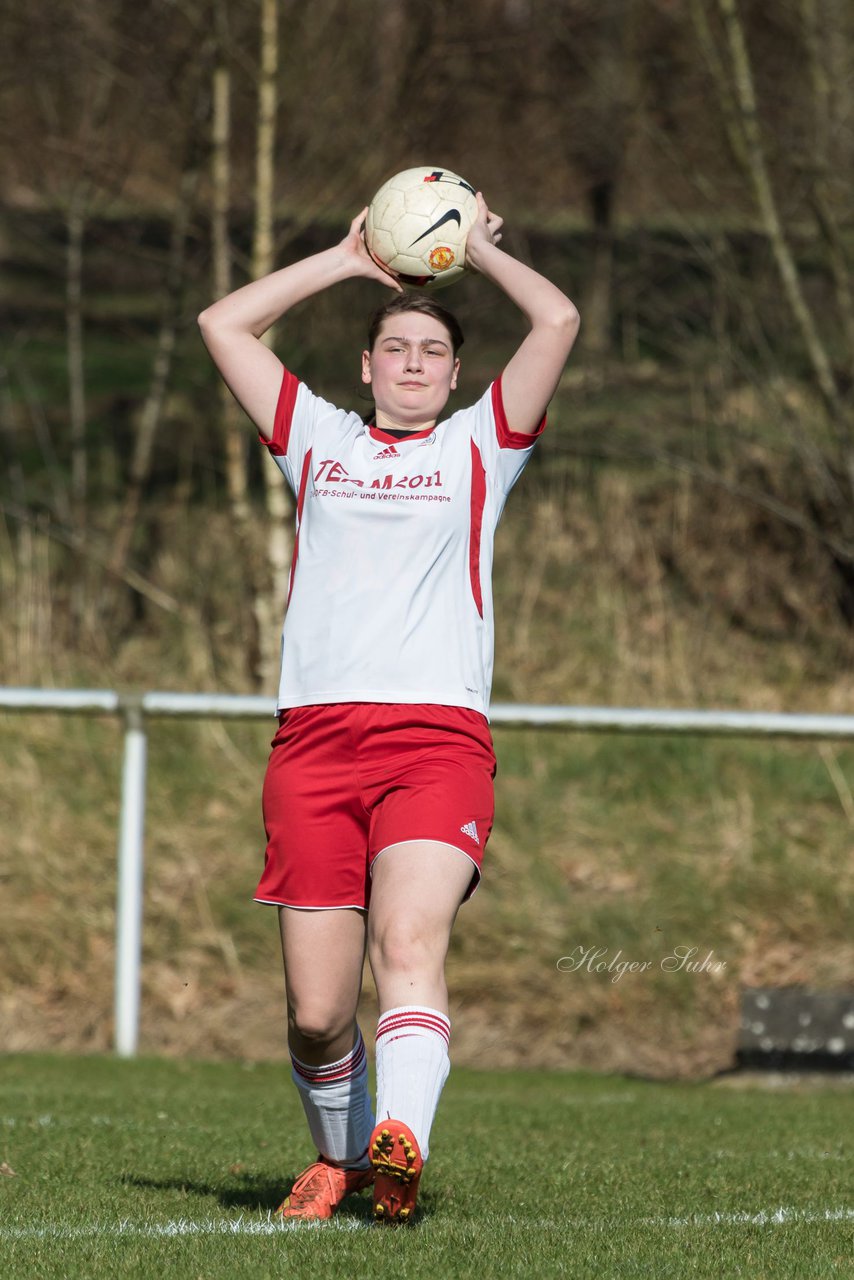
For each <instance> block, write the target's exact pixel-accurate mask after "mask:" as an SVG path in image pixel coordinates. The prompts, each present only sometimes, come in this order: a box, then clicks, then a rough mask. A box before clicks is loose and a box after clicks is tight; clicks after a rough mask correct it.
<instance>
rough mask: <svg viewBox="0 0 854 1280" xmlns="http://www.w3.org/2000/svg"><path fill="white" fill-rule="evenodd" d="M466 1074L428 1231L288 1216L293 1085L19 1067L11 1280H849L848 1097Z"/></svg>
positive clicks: (426, 1206)
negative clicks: (693, 1279)
mask: <svg viewBox="0 0 854 1280" xmlns="http://www.w3.org/2000/svg"><path fill="white" fill-rule="evenodd" d="M732 1083H733V1078H724V1079H722V1080H719V1081H717V1082H713V1083H705V1084H664V1083H649V1082H643V1081H639V1080H630V1079H625V1078H620V1077H594V1076H586V1075H563V1074H559V1073H539V1074H536V1075H534V1074H524V1073H521V1072H513V1073H509V1072H508V1073H503V1072H494V1073H483V1072H479V1073H478V1072H471V1071H465V1070H462V1069H456V1070H455V1071H454V1072H453V1073H452V1075H451V1079H450V1081H449V1084H448V1086H447V1089H446V1091H445V1096H444V1098H443V1102H442V1106H441V1109H440V1113H439V1116H438V1119H437V1122H436V1125H435V1128H434V1131H433V1137H432V1142H431V1148H432V1154H431V1160H430V1163H429V1166H428V1169H427V1172H426V1173H425V1175H424V1180H423V1183H422V1196H421V1215H420V1219H419V1221H418V1223H417V1224H416V1226H415V1227H414V1228H412V1229H404V1230H397V1231H389V1230H388V1229H382V1228H376V1227H374V1226H373V1225H372V1223H371V1220H370V1216H369V1212H370V1205H369V1200H368V1199H367V1198H366V1197H364V1196H362V1197H354V1198H351V1200H350V1201H348V1202H347V1204H346V1206H345V1208H344V1209H343V1210H342V1212H341V1214H340V1215H339V1216H338V1218H337V1219H336V1220H335V1221H334V1222H333V1223H330V1224H323V1225H321V1226H317V1227H315V1226H301V1227H296V1228H293V1227H284V1226H279V1225H278V1224H276V1223H275V1222H274V1221H273V1220H272V1218H271V1211H272V1210H273V1209H274V1208H275V1206H276V1204H277V1203H278V1202H279V1200H280V1198H281V1196H282V1195H283V1193H284V1192H285V1191H286V1190H287V1189H288V1187H289V1185H290V1182H291V1181H292V1179H293V1178H294V1176H295V1175H296V1174H297V1173H298V1172H299V1171H300V1169H301V1167H302V1166H303V1165H304V1164H305V1163H307V1161H308V1159H309V1158H310V1156H311V1151H310V1148H309V1146H308V1143H307V1139H306V1134H305V1132H304V1122H303V1119H302V1112H301V1108H300V1106H299V1102H298V1099H297V1096H296V1091H295V1090H294V1089H293V1087H292V1086H291V1085H290V1082H289V1081H288V1078H287V1073H286V1071H285V1070H284V1068H283V1067H281V1066H273V1065H269V1064H267V1065H255V1066H253V1065H241V1064H236V1063H231V1064H209V1063H207V1064H205V1063H191V1062H186V1061H184V1062H177V1063H176V1062H165V1061H156V1060H140V1061H137V1062H133V1063H119V1062H116V1061H113V1060H110V1059H107V1058H83V1059H81V1058H58V1057H54V1058H47V1057H27V1056H22V1057H9V1058H6V1059H3V1060H0V1161H2V1162H3V1163H2V1170H3V1174H4V1176H0V1200H2V1207H0V1272H2V1275H3V1276H4V1277H5V1278H6V1280H17V1278H18V1277H21V1278H24V1277H26V1278H27V1280H30V1278H31V1277H32V1278H37V1277H59V1276H62V1277H70V1278H74V1277H82V1276H87V1277H88V1276H99V1277H100V1276H146V1277H150V1276H154V1275H157V1274H158V1273H160V1274H164V1275H168V1276H169V1277H170V1280H172V1278H174V1280H182V1278H184V1277H186V1278H187V1280H198V1278H199V1277H205V1278H209V1277H242V1276H247V1277H248V1276H252V1277H255V1278H258V1280H260V1278H261V1277H265V1276H274V1275H275V1276H284V1275H287V1276H292V1277H298V1278H301V1277H306V1280H308V1278H311V1280H325V1278H326V1277H339V1276H340V1277H350V1276H363V1275H369V1276H371V1277H376V1278H379V1277H384V1276H389V1277H392V1276H393V1277H409V1276H425V1277H426V1276H431V1277H449V1278H450V1277H454V1278H455V1277H469V1276H471V1277H477V1280H485V1278H489V1277H493V1276H496V1277H497V1276H525V1277H547V1276H578V1277H596V1280H603V1278H607V1277H623V1276H639V1277H641V1276H642V1277H683V1276H700V1277H706V1278H709V1280H711V1278H712V1277H735V1276H749V1277H768V1278H769V1280H770V1278H771V1277H774V1278H776V1277H804V1280H807V1278H809V1280H820V1278H821V1277H824V1276H845V1277H850V1276H851V1275H854V1194H852V1188H854V1168H852V1155H851V1149H850V1134H851V1119H852V1110H853V1109H854V1108H853V1107H852V1103H854V1098H853V1097H852V1088H851V1085H850V1082H849V1083H848V1086H847V1087H846V1086H845V1084H844V1082H843V1083H842V1085H841V1087H840V1086H839V1085H837V1086H836V1087H831V1086H830V1084H825V1085H824V1086H823V1087H822V1086H820V1085H817V1084H811V1083H809V1082H801V1083H794V1084H791V1083H789V1084H787V1085H785V1086H783V1085H781V1084H780V1083H779V1082H777V1084H776V1086H774V1087H771V1086H770V1085H769V1084H768V1083H767V1082H766V1084H765V1085H764V1086H760V1085H758V1084H757V1085H751V1086H750V1087H744V1088H740V1087H739V1088H733V1087H730V1086H731V1085H732Z"/></svg>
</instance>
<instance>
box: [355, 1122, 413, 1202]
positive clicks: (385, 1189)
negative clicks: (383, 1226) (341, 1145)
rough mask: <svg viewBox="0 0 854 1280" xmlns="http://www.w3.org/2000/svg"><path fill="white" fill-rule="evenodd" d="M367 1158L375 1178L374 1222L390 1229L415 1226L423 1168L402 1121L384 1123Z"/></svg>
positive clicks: (377, 1132) (408, 1131) (377, 1129)
mask: <svg viewBox="0 0 854 1280" xmlns="http://www.w3.org/2000/svg"><path fill="white" fill-rule="evenodd" d="M368 1158H369V1160H370V1162H371V1164H372V1165H373V1166H374V1174H375V1177H374V1218H375V1220H376V1221H377V1222H387V1223H388V1224H389V1225H390V1226H398V1225H401V1224H404V1223H407V1222H412V1220H413V1217H414V1215H415V1197H416V1196H417V1194H418V1182H419V1180H420V1178H421V1170H422V1169H423V1168H424V1160H423V1159H422V1156H421V1151H420V1149H419V1146H418V1141H417V1139H416V1137H415V1134H414V1133H413V1132H412V1130H411V1129H410V1128H409V1127H408V1126H407V1125H405V1124H403V1123H402V1122H401V1121H400V1120H383V1121H382V1122H381V1123H380V1124H378V1125H377V1127H376V1128H375V1129H374V1131H373V1133H372V1134H371V1141H370V1143H369V1144H368Z"/></svg>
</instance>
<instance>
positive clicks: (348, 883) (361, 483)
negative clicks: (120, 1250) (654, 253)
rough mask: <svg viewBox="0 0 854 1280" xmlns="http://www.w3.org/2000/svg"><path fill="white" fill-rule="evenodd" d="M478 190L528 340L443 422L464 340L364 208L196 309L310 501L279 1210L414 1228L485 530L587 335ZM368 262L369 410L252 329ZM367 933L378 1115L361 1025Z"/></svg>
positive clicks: (281, 752) (485, 657)
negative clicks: (506, 243) (285, 1141)
mask: <svg viewBox="0 0 854 1280" xmlns="http://www.w3.org/2000/svg"><path fill="white" fill-rule="evenodd" d="M477 201H478V217H477V220H476V222H475V224H474V226H473V227H472V230H471V232H470V234H469V237H468V243H467V248H466V265H467V266H468V267H469V268H471V269H472V270H474V271H477V272H479V273H480V274H481V275H482V276H484V277H485V278H486V279H487V280H490V281H491V282H492V283H493V284H495V285H496V286H498V288H500V289H502V290H503V291H504V293H506V294H507V296H508V297H509V298H510V299H511V300H512V301H513V302H514V303H515V304H516V305H517V306H518V307H519V309H520V310H521V311H522V313H523V314H524V316H525V318H526V319H527V322H528V325H529V332H528V333H527V335H526V337H525V338H524V340H523V342H522V343H521V345H520V346H519V348H518V350H517V351H516V352H515V354H514V355H513V356H512V357H511V359H510V360H509V362H508V363H507V365H506V367H505V368H504V371H503V373H502V374H501V376H500V378H498V379H497V381H495V382H494V383H493V384H492V385H491V386H490V387H489V388H488V389H487V390H486V392H485V394H484V395H483V396H482V397H481V399H480V400H479V401H478V402H477V403H476V404H475V405H473V406H472V407H471V408H468V409H463V410H460V411H458V412H455V413H453V414H452V415H451V416H450V417H449V418H446V419H445V420H443V421H440V417H441V415H442V413H443V411H444V409H445V406H446V404H447V401H448V398H449V396H450V393H451V392H452V391H453V390H454V388H455V387H456V384H457V376H458V373H459V367H460V362H459V357H458V351H459V348H460V345H461V343H462V333H461V331H460V328H459V325H458V324H457V321H456V320H455V319H454V317H453V316H452V315H451V314H450V313H449V312H447V311H446V310H445V309H444V308H443V307H441V306H439V305H438V304H437V303H435V302H434V301H433V300H432V299H431V298H430V297H429V296H428V295H423V294H406V293H404V292H403V290H402V289H401V287H400V284H399V282H398V281H396V280H395V279H394V278H393V277H392V276H391V275H390V274H388V273H387V272H385V271H383V270H382V269H381V268H380V267H379V266H378V265H377V264H376V263H375V262H374V261H373V260H372V259H371V257H370V255H369V253H368V252H367V249H366V246H365V241H364V234H363V230H362V227H363V224H364V218H365V214H366V212H367V210H363V211H362V213H360V214H359V215H358V217H357V218H355V219H354V220H353V222H352V224H351V226H350V230H349V232H348V234H347V236H346V237H345V238H344V240H343V241H342V242H341V243H340V244H338V245H336V246H335V247H334V248H331V249H327V250H325V251H324V252H322V253H318V254H315V255H313V256H312V257H309V258H306V259H304V260H303V261H301V262H296V263H294V264H293V265H292V266H289V267H285V268H284V269H282V270H280V271H275V272H273V273H272V274H271V275H269V276H266V277H265V278H264V279H261V280H258V281H256V282H254V283H252V284H249V285H246V286H245V287H244V288H242V289H238V290H237V291H236V292H234V293H232V294H230V295H229V296H228V297H226V298H223V299H222V300H221V301H219V302H217V303H215V304H214V305H213V306H211V307H209V308H208V309H207V310H206V311H205V312H203V313H202V315H201V316H200V317H199V324H200V326H201V330H202V334H203V337H204V340H205V343H206V344H207V347H208V350H209V351H210V353H211V356H212V357H213V359H214V361H215V363H216V365H217V367H218V369H219V371H220V373H221V374H222V376H223V378H224V379H225V381H226V383H227V384H228V386H229V387H230V389H231V391H232V392H233V394H234V395H235V397H236V398H237V400H238V401H239V402H240V404H241V405H242V406H243V408H244V409H245V410H246V412H247V414H248V415H249V417H250V418H251V419H252V420H253V421H254V422H255V424H256V425H257V427H258V429H259V431H260V433H261V438H262V441H263V443H264V444H266V446H267V447H268V448H269V450H270V452H271V453H272V454H273V456H274V458H275V460H276V462H277V463H278V465H279V467H280V468H281V470H282V471H283V473H284V475H285V477H286V479H287V481H288V483H289V484H290V487H291V489H292V490H293V493H294V495H295V497H296V501H297V513H296V536H295V541H294V552H293V561H292V565H291V572H290V580H289V587H288V599H287V613H286V618H285V625H284V631H283V637H282V645H283V648H282V674H281V683H280V687H279V697H278V707H279V730H278V733H277V734H276V737H275V738H274V740H273V747H272V752H271V756H270V761H269V765H268V768H267V775H266V779H265V783H264V795H263V805H264V819H265V825H266V830H267V838H268V844H267V852H266V859H265V868H264V873H263V875H262V878H261V882H260V884H259V886H258V890H257V894H256V898H257V900H258V901H260V902H269V903H273V904H276V905H277V906H278V907H279V919H280V927H281V937H282V952H283V956H284V965H285V986H286V993H287V1004H288V1046H289V1049H290V1053H291V1059H292V1066H293V1070H292V1075H293V1079H294V1082H295V1083H296V1086H297V1088H298V1090H299V1092H300V1095H301V1098H302V1102H303V1106H304V1108H305V1113H306V1117H307V1120H308V1125H309V1130H310V1133H311V1137H312V1139H313V1142H314V1144H315V1145H316V1147H317V1150H318V1159H317V1161H316V1162H315V1163H313V1164H312V1165H310V1166H309V1168H307V1169H306V1170H305V1172H304V1173H303V1174H301V1175H300V1177H299V1178H298V1179H297V1180H296V1182H295V1183H294V1186H293V1188H292V1190H291V1192H290V1195H289V1196H288V1197H287V1199H286V1200H285V1201H284V1203H283V1204H282V1206H281V1207H280V1210H279V1212H280V1213H281V1214H282V1215H283V1217H284V1218H287V1219H291V1218H294V1219H306V1218H309V1219H311V1218H315V1219H316V1218H328V1217H330V1216H331V1215H332V1213H333V1212H334V1210H335V1209H337V1207H338V1206H339V1204H340V1203H341V1201H342V1200H343V1199H344V1197H345V1196H347V1195H349V1194H350V1193H351V1192H353V1191H358V1190H360V1189H362V1188H363V1187H366V1186H368V1185H370V1184H371V1183H373V1184H374V1215H375V1218H376V1219H377V1220H379V1221H384V1222H391V1223H403V1222H407V1221H412V1217H413V1210H414V1207H415V1196H416V1192H417V1187H418V1180H419V1177H420V1174H421V1170H422V1167H423V1164H424V1162H425V1160H426V1159H427V1155H428V1142H429V1135H430V1128H431V1125H432V1122H433V1117H434V1115H435V1112H436V1107H437V1104H438V1101H439V1096H440V1094H441V1091H442V1088H443V1086H444V1083H445V1080H446V1079H447V1076H448V1071H449V1061H448V1042H449V1035H450V1021H449V1019H448V994H447V989H446V986H445V979H444V965H445V957H446V954H447V949H448V943H449V939H450V934H451V929H452V926H453V923H454V920H455V917H456V914H457V911H458V909H459V907H460V904H461V903H462V902H463V901H465V900H466V899H467V898H468V897H470V895H471V894H472V893H473V892H474V890H475V888H476V886H477V883H478V880H479V878H480V868H481V862H482V858H483V851H484V847H485V845H486V842H487V839H488V837H489V833H490V830H491V828H492V819H493V778H494V776H495V772H496V762H495V755H494V751H493V743H492V737H491V733H490V730H489V721H488V708H489V695H490V688H491V683H492V665H493V614H492V585H491V576H492V550H493V536H494V532H495V528H496V526H497V524H498V520H499V518H500V516H501V512H502V509H503V506H504V502H505V500H506V498H507V494H508V493H509V491H510V489H511V488H512V486H513V484H514V483H515V481H516V480H517V479H518V477H519V475H520V474H521V472H522V469H523V467H524V466H525V463H526V462H527V461H528V458H529V457H530V455H531V452H532V450H533V446H534V443H535V441H536V439H537V437H538V436H539V435H540V434H541V432H542V431H543V428H544V426H545V411H546V406H547V405H548V403H549V401H550V399H551V397H552V395H553V393H554V391H555V388H556V386H557V383H558V379H559V378H560V375H561V371H562V369H563V367H564V364H565V362H566V359H567V357H568V355H569V352H570V350H571V348H572V345H573V342H574V340H575V336H576V334H577V332H578V323H579V322H578V313H577V312H576V310H575V307H574V306H573V304H572V303H571V302H570V301H569V299H568V298H566V297H565V296H564V294H563V293H561V291H560V290H559V289H557V288H556V287H555V286H554V285H553V284H551V283H549V281H548V280H546V279H544V278H543V277H542V276H540V275H538V274H537V272H535V271H533V270H531V268H530V267H527V266H525V265H523V264H522V263H521V262H519V261H517V260H516V259H514V258H512V257H511V256H509V255H508V254H507V253H505V252H504V251H503V250H502V249H501V248H499V241H500V240H501V231H500V228H501V225H502V219H501V218H499V217H497V216H496V215H494V214H493V213H491V212H490V211H489V209H488V208H487V205H486V203H485V201H484V199H483V197H482V196H481V195H480V194H478V197H477ZM360 276H361V277H367V278H368V279H371V280H376V281H377V282H378V283H380V284H382V285H385V286H388V287H389V288H391V289H393V290H395V291H396V294H397V296H395V297H394V298H392V299H391V300H390V301H389V302H388V303H387V304H386V305H385V306H384V307H381V308H380V310H379V311H378V312H377V314H376V316H375V317H374V321H373V325H372V327H371V331H370V335H369V341H368V346H367V348H366V349H365V350H364V351H363V352H362V361H361V376H362V381H363V382H364V383H366V384H368V385H370V387H371V389H372V392H373V398H374V402H375V406H376V409H375V414H374V415H373V416H372V417H371V418H369V420H368V421H367V422H365V421H364V420H363V419H362V417H360V416H359V415H358V414H356V413H351V412H346V411H344V410H341V409H336V408H335V407H334V406H333V405H331V404H329V403H327V402H326V401H324V400H322V399H320V398H319V397H317V396H315V395H314V394H312V392H311V391H309V390H308V388H307V387H306V386H305V385H304V384H303V383H301V382H300V381H298V379H297V378H296V377H295V376H294V375H293V374H292V373H291V372H290V371H288V370H287V369H285V368H284V367H283V366H282V364H281V362H280V361H279V359H278V357H277V356H276V355H275V354H274V353H273V352H272V351H270V350H269V349H268V348H267V347H266V346H265V345H264V344H263V343H262V342H261V341H260V338H261V335H262V334H263V333H264V332H265V331H266V330H267V329H268V328H269V327H270V326H271V325H272V324H274V323H275V322H276V321H277V320H278V319H279V318H280V317H281V316H283V315H284V314H285V313H286V312H288V311H289V310H290V309H291V308H292V307H293V306H294V305H295V304H296V303H298V302H302V301H303V300H304V299H306V298H309V297H311V296H313V295H314V294H317V293H320V292H321V291H322V290H324V289H327V288H330V287H331V286H332V285H334V284H337V283H338V282H339V281H342V280H348V279H352V278H354V277H360ZM366 946H367V952H368V957H369V961H370V965H371V970H372V972H373V976H374V980H375V983H376V988H377V995H378V998H379V1013H380V1016H379V1022H378V1025H377V1031H376V1075H377V1100H376V1123H375V1117H374V1115H373V1113H372V1109H371V1104H370V1100H369V1097H368V1090H367V1065H366V1055H365V1045H364V1041H363V1039H362V1035H361V1032H360V1030H359V1027H358V1025H357V1023H356V1008H357V1002H358V999H359V993H360V989H361V981H362V968H363V962H364V956H365V948H366Z"/></svg>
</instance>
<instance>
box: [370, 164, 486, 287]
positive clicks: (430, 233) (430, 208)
mask: <svg viewBox="0 0 854 1280" xmlns="http://www.w3.org/2000/svg"><path fill="white" fill-rule="evenodd" d="M476 217H477V199H476V198H475V189H474V187H472V186H470V185H469V183H468V182H465V181H464V180H463V179H462V178H461V177H460V176H459V174H456V173H451V171H450V169H430V168H424V169H405V170H404V171H403V172H402V173H396V174H395V175H394V177H393V178H389V180H388V182H387V183H386V184H385V185H384V186H382V187H380V189H379V191H378V192H377V194H376V195H375V196H374V198H373V200H372V201H371V204H370V207H369V209H368V216H367V219H366V222H365V243H366V244H367V246H368V252H369V253H370V255H371V257H372V258H373V259H374V260H375V261H376V262H378V263H379V264H380V266H381V267H385V268H386V269H387V270H388V271H392V272H393V273H394V274H395V275H396V276H398V277H399V279H400V281H401V283H402V284H406V285H411V286H413V287H415V288H419V289H440V288H443V287H444V286H445V285H448V284H453V282H454V281H455V280H459V279H460V277H461V276H462V274H463V272H464V271H465V263H466V237H467V236H468V233H469V230H470V229H471V225H472V223H473V222H474V220H475V218H476Z"/></svg>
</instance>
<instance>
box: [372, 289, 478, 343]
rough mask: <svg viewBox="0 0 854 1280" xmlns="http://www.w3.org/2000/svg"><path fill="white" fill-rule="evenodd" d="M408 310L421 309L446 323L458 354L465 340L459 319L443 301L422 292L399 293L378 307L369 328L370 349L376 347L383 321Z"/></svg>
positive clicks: (445, 325) (442, 323)
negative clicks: (442, 303)
mask: <svg viewBox="0 0 854 1280" xmlns="http://www.w3.org/2000/svg"><path fill="white" fill-rule="evenodd" d="M406 311H420V312H421V313H422V315H425V316H432V317H433V319H434V320H438V321H439V324H441V325H444V327H445V328H446V329H447V330H448V334H449V335H450V339H451V346H452V347H453V351H454V355H455V356H456V354H457V352H458V351H459V349H460V347H461V346H462V345H463V341H464V338H463V331H462V329H461V328H460V322H459V320H457V317H456V316H455V315H453V314H452V313H451V312H450V311H448V309H447V308H446V307H443V306H442V305H441V303H439V302H434V301H433V299H432V298H431V297H429V296H428V295H426V294H420V293H399V294H397V295H396V296H395V297H394V298H392V299H391V301H390V302H385V303H383V305H382V306H381V307H377V309H376V311H375V312H374V314H373V315H372V316H371V323H370V327H369V328H368V350H369V351H373V349H374V343H375V342H376V340H377V338H378V337H379V332H380V329H381V328H382V326H383V321H384V320H386V319H387V318H388V317H389V316H396V315H400V314H401V312H406Z"/></svg>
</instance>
